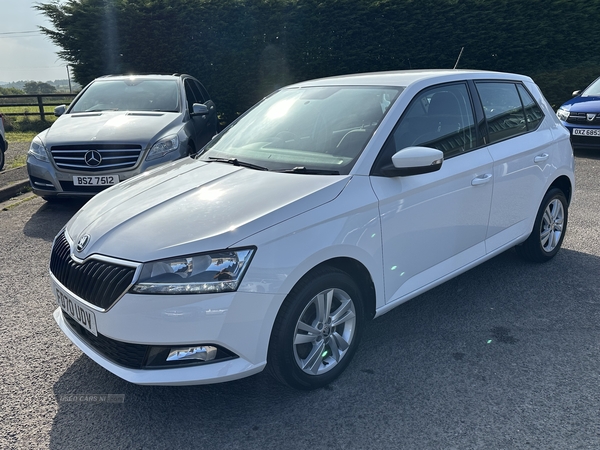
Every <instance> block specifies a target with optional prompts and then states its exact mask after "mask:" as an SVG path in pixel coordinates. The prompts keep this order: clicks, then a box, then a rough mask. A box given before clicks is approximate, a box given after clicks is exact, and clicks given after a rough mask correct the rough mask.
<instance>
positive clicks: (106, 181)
mask: <svg viewBox="0 0 600 450" xmlns="http://www.w3.org/2000/svg"><path fill="white" fill-rule="evenodd" d="M118 182H119V175H92V176H87V175H81V176H80V175H75V176H73V184H74V185H75V186H112V185H113V184H117V183H118Z"/></svg>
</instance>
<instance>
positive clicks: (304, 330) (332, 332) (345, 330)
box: [294, 289, 356, 375]
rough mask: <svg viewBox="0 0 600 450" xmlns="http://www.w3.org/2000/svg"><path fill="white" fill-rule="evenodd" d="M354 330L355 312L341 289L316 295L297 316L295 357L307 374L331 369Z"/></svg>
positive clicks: (346, 347)
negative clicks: (298, 316)
mask: <svg viewBox="0 0 600 450" xmlns="http://www.w3.org/2000/svg"><path fill="white" fill-rule="evenodd" d="M355 331H356V311H355V308H354V303H353V302H352V299H351V298H350V296H349V295H348V294H347V293H346V292H344V291H343V290H341V289H327V290H324V291H322V292H320V293H319V294H317V295H315V296H314V297H313V298H312V299H311V301H310V302H309V303H308V305H306V308H304V311H302V314H301V315H300V318H299V320H298V323H297V324H296V330H295V332H294V357H295V359H296V363H297V364H298V367H300V368H301V369H302V371H303V372H305V373H307V374H309V375H321V374H323V373H325V372H327V371H329V370H331V369H333V368H334V367H335V366H336V365H337V364H338V363H339V362H340V361H341V360H342V358H343V357H344V356H345V355H346V352H347V351H348V348H349V347H350V343H351V342H352V338H353V337H354V333H355Z"/></svg>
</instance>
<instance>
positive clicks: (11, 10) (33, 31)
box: [0, 0, 67, 83]
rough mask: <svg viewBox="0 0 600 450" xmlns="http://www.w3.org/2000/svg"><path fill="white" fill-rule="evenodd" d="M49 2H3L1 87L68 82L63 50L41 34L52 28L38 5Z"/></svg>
mask: <svg viewBox="0 0 600 450" xmlns="http://www.w3.org/2000/svg"><path fill="white" fill-rule="evenodd" d="M44 2H46V0H39V1H36V0H0V18H1V19H0V83H7V82H11V81H20V80H25V81H30V80H31V81H53V80H64V79H66V78H67V67H66V66H67V63H66V62H65V61H63V60H62V59H60V58H59V57H58V56H57V54H56V53H57V52H58V51H60V49H59V48H58V47H57V46H55V45H54V44H53V43H52V42H51V41H50V39H49V38H48V37H47V36H46V35H44V34H42V33H40V32H39V29H38V27H39V26H44V27H46V28H50V29H52V28H53V27H52V24H51V23H50V22H49V21H48V20H47V19H46V16H44V15H43V14H42V13H40V12H39V11H37V10H35V9H33V5H34V4H35V3H44Z"/></svg>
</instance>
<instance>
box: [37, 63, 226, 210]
mask: <svg viewBox="0 0 600 450" xmlns="http://www.w3.org/2000/svg"><path fill="white" fill-rule="evenodd" d="M54 113H55V115H56V116H59V117H58V119H57V120H56V122H54V124H53V125H52V126H51V127H50V128H49V129H47V130H45V131H43V132H41V133H40V134H38V135H37V136H36V137H35V138H34V139H33V141H32V142H31V146H30V148H29V152H28V157H27V171H28V173H29V181H30V183H31V187H32V188H33V192H35V193H36V194H37V195H40V196H42V197H44V198H45V199H46V200H52V199H56V198H58V197H89V196H92V195H95V194H97V193H98V192H100V191H101V190H104V189H106V188H108V187H110V186H112V185H115V184H117V183H119V182H121V181H123V180H126V179H128V178H131V177H132V176H134V175H137V174H139V173H141V172H143V171H145V170H146V169H148V168H150V167H155V166H158V165H160V164H163V163H165V162H170V161H174V160H176V159H179V158H182V157H184V156H187V155H190V154H195V153H196V152H197V151H198V150H200V149H201V148H202V147H204V145H205V144H206V143H207V142H208V141H210V140H211V139H212V137H213V136H214V135H215V134H216V133H217V114H216V108H215V104H214V103H213V101H212V100H211V99H210V96H209V95H208V92H207V91H206V89H205V88H204V86H203V85H202V84H201V83H200V82H199V81H198V80H196V79H195V78H193V77H191V76H189V75H180V74H174V75H127V76H125V75H123V76H105V77H101V78H97V79H96V80H94V81H92V82H91V83H90V84H89V85H87V86H86V87H85V88H84V89H83V90H82V92H81V93H80V94H79V95H78V96H77V97H76V98H75V99H74V100H73V102H72V103H71V105H70V106H69V107H68V108H67V107H66V106H64V105H62V106H57V107H56V108H55V112H54Z"/></svg>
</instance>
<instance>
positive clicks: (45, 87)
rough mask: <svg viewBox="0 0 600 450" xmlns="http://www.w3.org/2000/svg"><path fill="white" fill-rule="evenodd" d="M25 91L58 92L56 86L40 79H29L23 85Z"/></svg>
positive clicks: (31, 93) (33, 92)
mask: <svg viewBox="0 0 600 450" xmlns="http://www.w3.org/2000/svg"><path fill="white" fill-rule="evenodd" d="M23 90H24V91H25V93H27V94H30V95H33V94H53V93H55V92H56V88H55V87H54V86H52V85H51V84H48V83H43V82H38V81H27V82H26V83H25V85H24V86H23Z"/></svg>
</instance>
